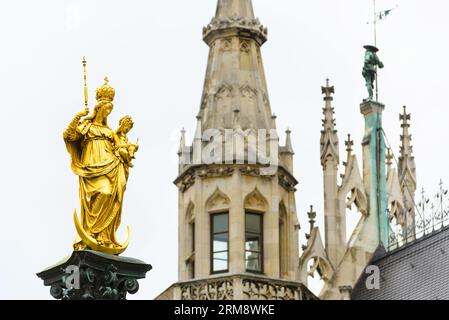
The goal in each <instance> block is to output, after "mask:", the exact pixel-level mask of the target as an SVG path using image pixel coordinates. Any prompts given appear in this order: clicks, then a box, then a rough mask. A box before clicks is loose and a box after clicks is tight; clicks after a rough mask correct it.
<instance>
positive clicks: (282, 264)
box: [279, 202, 288, 278]
mask: <svg viewBox="0 0 449 320" xmlns="http://www.w3.org/2000/svg"><path fill="white" fill-rule="evenodd" d="M279 272H280V274H281V278H286V277H287V276H288V228H287V210H286V209H285V205H284V203H282V202H281V203H280V205H279Z"/></svg>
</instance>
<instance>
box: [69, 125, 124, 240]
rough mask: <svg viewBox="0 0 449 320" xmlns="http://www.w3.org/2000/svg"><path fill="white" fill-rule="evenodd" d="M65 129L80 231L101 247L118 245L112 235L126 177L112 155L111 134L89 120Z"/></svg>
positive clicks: (121, 164) (116, 222)
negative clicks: (76, 185) (76, 187)
mask: <svg viewBox="0 0 449 320" xmlns="http://www.w3.org/2000/svg"><path fill="white" fill-rule="evenodd" d="M68 130H72V132H70V134H66V135H65V142H66V146H67V149H68V151H69V153H70V155H71V158H72V170H73V172H74V173H75V174H76V175H78V176H79V192H80V201H81V223H82V225H83V229H84V230H86V231H87V232H88V233H90V235H91V236H93V237H94V238H96V239H97V241H99V242H100V243H103V244H104V245H110V244H114V245H120V243H119V242H118V241H117V239H116V237H115V232H116V230H117V229H118V227H119V225H120V220H121V211H122V203H123V194H124V192H125V188H126V180H127V177H126V174H125V170H126V168H125V167H124V164H123V163H122V162H121V161H120V160H119V159H118V158H117V156H116V155H115V153H114V132H113V131H112V130H111V129H110V128H109V127H108V126H103V125H98V124H95V123H92V122H91V121H85V122H83V123H82V124H81V125H79V126H78V127H77V128H76V130H73V129H68ZM77 240H79V239H77Z"/></svg>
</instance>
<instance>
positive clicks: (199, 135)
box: [194, 115, 203, 140]
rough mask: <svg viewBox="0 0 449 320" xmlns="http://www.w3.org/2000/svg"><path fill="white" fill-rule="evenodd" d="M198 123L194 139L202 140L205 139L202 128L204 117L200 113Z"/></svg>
mask: <svg viewBox="0 0 449 320" xmlns="http://www.w3.org/2000/svg"><path fill="white" fill-rule="evenodd" d="M196 120H197V125H196V130H195V137H194V140H202V139H203V130H202V117H201V116H200V115H198V116H196Z"/></svg>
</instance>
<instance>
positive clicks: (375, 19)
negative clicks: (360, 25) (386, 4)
mask: <svg viewBox="0 0 449 320" xmlns="http://www.w3.org/2000/svg"><path fill="white" fill-rule="evenodd" d="M373 7H374V46H375V47H377V18H378V15H377V10H376V0H373ZM375 68H376V70H375V71H376V101H379V82H378V81H377V78H378V74H377V66H376V67H375Z"/></svg>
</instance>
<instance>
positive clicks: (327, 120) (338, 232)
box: [320, 79, 346, 266]
mask: <svg viewBox="0 0 449 320" xmlns="http://www.w3.org/2000/svg"><path fill="white" fill-rule="evenodd" d="M321 92H322V93H323V95H324V98H323V99H324V102H325V105H324V108H323V114H324V119H323V130H322V131H321V141H320V145H321V165H322V166H323V188H324V224H325V247H326V252H327V254H328V257H329V260H330V262H331V263H332V264H333V265H334V266H337V265H338V263H339V262H340V260H341V258H342V256H343V254H344V245H345V241H346V239H345V238H346V220H345V217H344V216H342V214H341V210H339V202H338V183H337V176H338V164H339V161H340V160H339V159H340V152H339V141H338V135H337V130H336V128H335V118H334V108H333V107H332V101H333V99H334V98H333V97H332V94H334V93H335V89H334V87H333V86H330V85H329V79H326V86H325V87H321Z"/></svg>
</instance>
